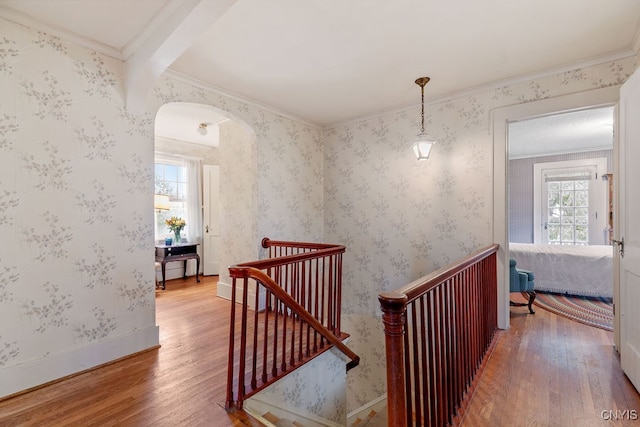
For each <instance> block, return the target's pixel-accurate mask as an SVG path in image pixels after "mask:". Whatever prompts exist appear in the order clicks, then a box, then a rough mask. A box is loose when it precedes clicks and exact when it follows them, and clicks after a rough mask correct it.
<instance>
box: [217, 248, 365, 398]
mask: <svg viewBox="0 0 640 427" xmlns="http://www.w3.org/2000/svg"><path fill="white" fill-rule="evenodd" d="M262 246H263V247H265V248H268V254H267V256H268V258H267V259H262V260H257V261H251V262H244V263H240V264H236V265H233V266H231V267H229V275H230V277H231V278H232V281H233V282H232V287H231V299H232V301H235V302H239V303H241V306H239V309H238V310H236V304H232V306H231V323H230V333H229V336H230V342H229V366H228V374H227V375H228V376H227V399H226V402H225V406H226V407H227V408H233V407H234V408H242V404H243V401H244V400H245V399H246V398H248V397H249V396H251V395H253V394H255V393H256V392H258V391H260V390H262V389H264V388H265V387H266V386H268V385H269V384H272V383H273V382H275V381H277V380H278V379H279V378H280V377H282V376H284V375H286V374H288V373H289V372H292V371H293V370H294V369H296V368H297V367H299V366H301V365H302V364H304V363H306V362H307V361H309V360H311V359H312V358H314V357H315V356H317V355H318V354H320V353H322V352H324V351H326V350H328V349H329V348H331V346H333V347H335V348H336V349H338V350H339V351H341V352H342V353H343V354H345V355H346V357H348V358H349V359H350V360H349V361H348V362H347V364H346V370H347V371H348V370H350V369H352V368H354V367H355V366H357V365H358V364H359V361H360V359H359V357H358V355H357V354H355V353H354V352H353V351H352V350H351V349H349V347H347V346H346V345H345V344H344V342H343V341H344V340H345V339H346V338H347V337H348V335H347V334H345V333H343V332H342V331H341V330H340V317H341V298H342V254H343V253H344V252H345V247H344V246H342V245H332V244H324V243H305V242H283V241H275V240H270V239H268V238H264V239H263V240H262ZM250 280H251V282H250ZM238 281H240V282H241V283H238ZM254 283H256V284H257V285H256V286H257V287H256V288H255V295H253V296H252V297H251V298H252V301H249V298H248V294H249V292H250V291H251V292H253V291H252V289H253V286H254ZM250 310H252V314H250V313H249V312H250ZM236 313H237V314H236ZM237 316H239V317H237ZM234 383H235V385H234Z"/></svg>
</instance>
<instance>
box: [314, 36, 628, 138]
mask: <svg viewBox="0 0 640 427" xmlns="http://www.w3.org/2000/svg"><path fill="white" fill-rule="evenodd" d="M635 55H636V54H635V52H634V51H633V49H631V48H629V49H623V50H619V51H615V52H611V53H608V54H605V55H601V56H596V57H593V58H589V59H586V60H584V61H579V62H574V63H570V64H565V65H561V66H558V67H555V68H549V69H546V70H543V71H539V72H535V73H530V74H523V75H521V76H517V77H512V78H509V79H504V80H496V81H494V82H490V83H485V84H482V85H478V86H474V87H470V88H466V89H462V90H458V91H454V92H449V93H445V94H443V95H440V96H437V97H433V98H429V99H426V98H425V101H424V103H425V105H434V104H438V103H440V102H442V101H448V100H451V99H456V98H464V97H466V96H471V95H475V94H477V93H480V92H486V91H489V90H494V89H498V88H501V87H505V86H511V85H515V84H518V83H523V82H528V81H531V80H537V79H542V78H545V77H549V76H553V75H555V74H559V73H564V72H567V71H572V70H576V69H579V68H586V67H591V66H594V65H600V64H604V63H606V62H611V61H618V60H621V59H627V58H631V57H634V56H635ZM419 106H420V104H411V105H406V106H404V107H398V108H394V109H389V110H385V111H379V112H377V113H372V114H368V115H366V116H362V117H359V118H355V119H350V120H346V121H344V122H336V123H333V124H328V125H325V126H323V129H324V130H328V129H333V128H335V127H338V126H344V125H347V124H352V123H357V122H361V121H365V120H372V119H376V118H378V117H380V116H386V115H389V114H396V113H402V112H405V111H409V110H413V109H415V108H418V107H419Z"/></svg>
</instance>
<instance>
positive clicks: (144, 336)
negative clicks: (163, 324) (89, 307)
mask: <svg viewBox="0 0 640 427" xmlns="http://www.w3.org/2000/svg"><path fill="white" fill-rule="evenodd" d="M159 343H160V341H159V329H158V326H153V327H150V328H146V329H144V330H141V331H134V332H133V333H131V334H129V335H125V336H120V337H116V338H113V339H109V340H106V341H101V342H97V343H92V344H89V345H85V346H82V347H76V348H73V349H70V350H69V351H65V352H62V353H57V354H52V355H50V356H48V357H45V358H42V359H37V360H33V361H29V362H25V363H21V364H18V365H15V366H8V367H5V368H3V369H0V398H1V397H5V396H10V395H12V394H15V393H18V392H21V391H23V390H28V389H30V388H33V387H36V386H39V385H42V384H46V383H48V382H51V381H54V380H57V379H60V378H63V377H66V376H69V375H72V374H75V373H78V372H82V371H85V370H87V369H90V368H93V367H96V366H99V365H102V364H105V363H108V362H111V361H113V360H117V359H120V358H122V357H125V356H129V355H131V354H134V353H138V352H140V351H143V350H147V349H149V348H153V347H157V346H158V345H159Z"/></svg>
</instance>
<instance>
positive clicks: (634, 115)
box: [613, 71, 640, 390]
mask: <svg viewBox="0 0 640 427" xmlns="http://www.w3.org/2000/svg"><path fill="white" fill-rule="evenodd" d="M638 118H640V73H639V72H637V71H636V72H635V73H634V74H633V75H632V76H631V77H630V78H629V80H627V82H626V83H625V84H624V85H623V86H622V88H621V89H620V138H619V156H618V158H619V163H620V166H619V174H620V179H618V180H617V181H614V183H615V182H618V183H619V187H618V188H619V192H618V196H619V197H618V199H619V203H618V207H619V210H618V212H619V213H618V223H619V224H620V226H619V227H617V231H616V224H615V223H614V225H613V227H614V235H615V236H616V237H615V238H616V240H617V241H618V242H619V243H618V244H617V246H618V249H619V251H616V252H618V253H619V254H620V258H619V260H620V299H619V301H620V302H619V306H620V307H619V312H620V362H621V364H622V370H623V371H624V372H625V374H627V376H628V377H629V379H630V380H631V382H632V383H633V385H634V386H635V388H636V389H637V390H640V309H639V308H638V304H640V220H639V219H640V193H639V191H638V182H640V168H639V167H638V164H640V120H639V119H638Z"/></svg>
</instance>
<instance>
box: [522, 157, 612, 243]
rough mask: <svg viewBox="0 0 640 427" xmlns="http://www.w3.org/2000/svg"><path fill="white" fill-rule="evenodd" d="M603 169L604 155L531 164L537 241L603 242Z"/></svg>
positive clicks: (604, 170)
mask: <svg viewBox="0 0 640 427" xmlns="http://www.w3.org/2000/svg"><path fill="white" fill-rule="evenodd" d="M605 172H606V159H604V158H602V159H590V160H576V161H566V162H552V163H537V164H535V165H534V194H535V195H534V197H535V199H534V209H535V212H534V223H535V224H538V225H539V227H536V228H535V229H534V237H535V242H536V243H543V244H550V245H601V244H604V229H605V222H604V221H605V216H606V215H605V212H606V209H605V193H604V191H605V190H606V186H605V185H604V183H603V182H600V181H601V180H599V177H601V176H602V175H603V174H604V173H605ZM536 184H537V185H536Z"/></svg>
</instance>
